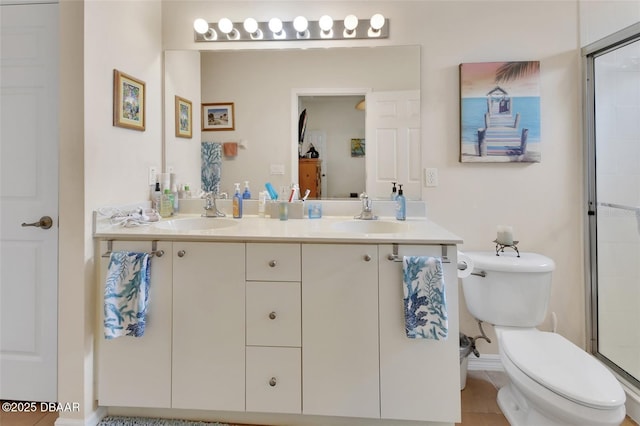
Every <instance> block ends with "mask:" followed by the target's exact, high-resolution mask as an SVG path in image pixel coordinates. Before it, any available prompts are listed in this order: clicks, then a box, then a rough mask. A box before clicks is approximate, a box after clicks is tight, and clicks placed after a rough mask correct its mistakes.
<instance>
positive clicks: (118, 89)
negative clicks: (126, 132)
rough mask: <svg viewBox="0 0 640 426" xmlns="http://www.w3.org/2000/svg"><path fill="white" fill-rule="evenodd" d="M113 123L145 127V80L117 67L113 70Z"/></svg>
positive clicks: (137, 127)
mask: <svg viewBox="0 0 640 426" xmlns="http://www.w3.org/2000/svg"><path fill="white" fill-rule="evenodd" d="M113 125H114V126H118V127H126V128H127V129H133V130H141V131H144V129H145V84H144V81H141V80H138V79H137V78H134V77H131V76H130V75H127V74H125V73H123V72H121V71H118V70H116V69H114V70H113Z"/></svg>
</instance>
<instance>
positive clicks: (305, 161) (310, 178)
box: [298, 158, 322, 198]
mask: <svg viewBox="0 0 640 426" xmlns="http://www.w3.org/2000/svg"><path fill="white" fill-rule="evenodd" d="M321 164H322V160H319V159H317V158H301V159H300V160H299V162H298V184H299V185H300V193H302V194H304V193H305V191H306V190H307V189H308V190H309V191H311V192H309V198H320V197H321V196H322V193H321V192H322V191H321V189H320V188H321V187H320V185H321V182H322V176H321Z"/></svg>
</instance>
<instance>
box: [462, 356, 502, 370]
mask: <svg viewBox="0 0 640 426" xmlns="http://www.w3.org/2000/svg"><path fill="white" fill-rule="evenodd" d="M469 370H474V371H476V370H482V371H504V368H503V367H502V362H500V355H497V354H481V355H480V358H476V357H475V356H474V355H473V354H472V355H469Z"/></svg>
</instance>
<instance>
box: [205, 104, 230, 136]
mask: <svg viewBox="0 0 640 426" xmlns="http://www.w3.org/2000/svg"><path fill="white" fill-rule="evenodd" d="M235 123H236V117H235V114H234V112H233V102H225V103H212V104H202V130H203V131H212V130H235V128H236V124H235Z"/></svg>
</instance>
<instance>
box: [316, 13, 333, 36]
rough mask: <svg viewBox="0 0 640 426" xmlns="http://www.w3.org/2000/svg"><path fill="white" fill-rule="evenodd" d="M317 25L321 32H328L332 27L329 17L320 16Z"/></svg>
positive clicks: (331, 20)
mask: <svg viewBox="0 0 640 426" xmlns="http://www.w3.org/2000/svg"><path fill="white" fill-rule="evenodd" d="M318 25H320V28H321V29H322V31H324V32H329V31H331V28H332V27H333V19H332V18H331V16H329V15H322V16H321V17H320V20H319V21H318Z"/></svg>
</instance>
